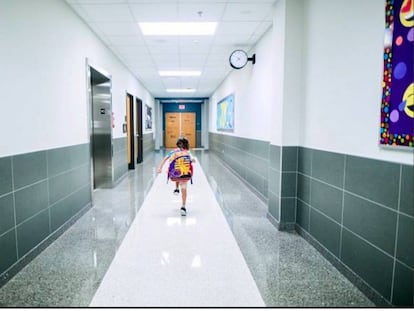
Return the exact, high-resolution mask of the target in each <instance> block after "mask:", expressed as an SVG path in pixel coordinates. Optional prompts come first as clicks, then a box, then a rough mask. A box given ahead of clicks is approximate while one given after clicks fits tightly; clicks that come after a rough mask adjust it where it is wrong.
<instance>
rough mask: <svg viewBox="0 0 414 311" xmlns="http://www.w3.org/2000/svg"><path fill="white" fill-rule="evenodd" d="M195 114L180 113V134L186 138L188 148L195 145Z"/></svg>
mask: <svg viewBox="0 0 414 311" xmlns="http://www.w3.org/2000/svg"><path fill="white" fill-rule="evenodd" d="M195 124H196V114H195V112H182V113H181V135H180V136H184V137H185V138H187V139H188V143H189V144H190V148H195V147H196V133H195V128H196V126H195Z"/></svg>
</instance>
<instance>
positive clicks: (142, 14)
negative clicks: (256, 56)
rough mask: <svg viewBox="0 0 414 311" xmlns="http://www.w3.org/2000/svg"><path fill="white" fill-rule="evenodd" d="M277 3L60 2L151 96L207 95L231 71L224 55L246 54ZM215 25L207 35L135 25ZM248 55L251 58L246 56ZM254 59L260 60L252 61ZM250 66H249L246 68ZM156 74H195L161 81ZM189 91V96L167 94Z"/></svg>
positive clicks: (235, 0)
mask: <svg viewBox="0 0 414 311" xmlns="http://www.w3.org/2000/svg"><path fill="white" fill-rule="evenodd" d="M276 1H277V0H66V2H67V3H68V4H69V5H70V6H71V7H72V8H73V10H74V11H75V12H76V13H77V14H78V15H79V16H80V17H81V18H82V19H83V20H84V21H85V22H86V23H87V24H88V25H89V27H90V28H91V29H92V30H93V31H94V32H95V33H96V34H97V35H98V36H99V38H100V39H101V40H102V41H103V42H104V43H105V44H106V45H107V46H108V47H109V48H110V49H111V50H112V51H113V53H114V54H115V55H117V56H118V57H119V59H120V60H121V61H122V62H123V63H124V64H125V66H126V67H128V68H129V70H130V71H131V72H132V73H133V74H134V75H135V76H136V77H137V79H138V80H139V81H140V82H141V83H142V84H143V85H144V86H145V87H146V88H147V89H148V90H149V92H150V93H151V94H152V95H153V96H154V97H159V98H172V97H173V98H177V97H179V98H186V97H191V98H194V97H209V96H210V95H211V94H212V93H213V92H214V91H215V89H216V88H217V87H218V86H219V85H220V83H221V82H222V81H223V79H224V78H225V77H226V76H227V75H228V74H229V72H230V71H231V70H235V69H232V68H231V67H230V65H229V61H228V59H229V56H230V53H231V52H232V51H233V50H235V49H244V50H246V51H247V52H248V51H249V50H250V49H251V48H252V47H253V46H254V45H255V44H256V43H257V41H258V40H259V39H260V38H261V36H262V35H263V34H264V33H265V32H266V31H267V30H268V29H269V27H270V26H271V25H272V10H271V7H272V5H273V4H274V3H275V2H276ZM178 21H180V22H190V21H191V22H196V21H203V22H218V25H217V29H216V32H215V34H214V35H213V36H144V35H143V34H142V32H141V30H140V27H139V26H138V23H139V22H178ZM249 56H251V55H249ZM258 61H260V60H258ZM248 66H251V63H249V64H248ZM159 70H200V71H201V72H202V73H201V75H200V76H198V77H161V76H160V75H159V74H158V71H159ZM167 88H185V89H187V88H195V89H196V92H195V93H167V92H166V89H167Z"/></svg>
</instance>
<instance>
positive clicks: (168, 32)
mask: <svg viewBox="0 0 414 311" xmlns="http://www.w3.org/2000/svg"><path fill="white" fill-rule="evenodd" d="M138 25H139V27H140V28H141V31H142V33H143V34H144V35H145V36H193V35H202V36H205V35H214V33H215V31H216V27H217V23H216V22H201V23H192V22H189V23H138Z"/></svg>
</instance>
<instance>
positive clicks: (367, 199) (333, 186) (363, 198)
mask: <svg viewBox="0 0 414 311" xmlns="http://www.w3.org/2000/svg"><path fill="white" fill-rule="evenodd" d="M300 174H302V173H300ZM302 175H303V176H304V177H307V178H309V179H311V180H315V181H317V182H320V183H322V184H324V185H326V186H330V187H332V188H335V189H336V190H339V191H343V192H344V193H347V194H350V195H353V196H355V197H357V198H359V199H362V200H365V201H368V202H370V203H373V204H376V205H378V206H381V207H383V208H386V209H387V210H390V211H393V212H394V213H397V210H396V209H394V208H392V207H389V206H386V205H384V204H382V203H380V202H377V201H374V200H371V199H369V198H367V197H364V196H362V195H360V194H357V193H355V192H351V191H348V190H346V189H345V188H343V189H341V188H339V187H338V186H335V185H332V184H329V183H327V182H325V181H323V180H320V179H318V178H315V177H312V176H309V175H306V174H302ZM398 213H403V212H398ZM404 215H406V216H409V217H410V215H408V214H405V213H404ZM411 217H412V218H413V217H414V216H411Z"/></svg>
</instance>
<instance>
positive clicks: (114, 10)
mask: <svg viewBox="0 0 414 311" xmlns="http://www.w3.org/2000/svg"><path fill="white" fill-rule="evenodd" d="M82 9H83V10H85V12H86V13H87V14H88V16H89V17H90V21H91V22H133V21H134V20H133V17H132V14H131V12H130V11H129V9H128V6H126V5H121V4H95V5H92V4H83V5H82Z"/></svg>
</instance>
